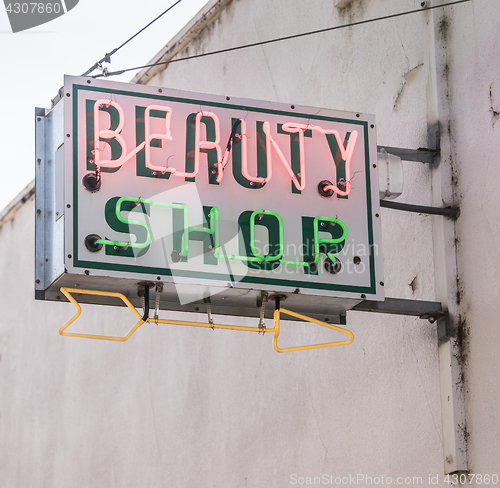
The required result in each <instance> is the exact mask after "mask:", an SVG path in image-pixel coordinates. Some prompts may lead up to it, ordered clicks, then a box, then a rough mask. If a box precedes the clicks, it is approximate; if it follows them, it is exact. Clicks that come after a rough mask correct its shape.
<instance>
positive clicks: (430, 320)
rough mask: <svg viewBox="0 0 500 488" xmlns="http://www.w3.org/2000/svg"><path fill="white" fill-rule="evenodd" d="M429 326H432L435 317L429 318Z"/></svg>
mask: <svg viewBox="0 0 500 488" xmlns="http://www.w3.org/2000/svg"><path fill="white" fill-rule="evenodd" d="M428 320H429V324H433V323H434V322H435V321H436V317H429V319H428Z"/></svg>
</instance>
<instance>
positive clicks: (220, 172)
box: [216, 119, 246, 183]
mask: <svg viewBox="0 0 500 488" xmlns="http://www.w3.org/2000/svg"><path fill="white" fill-rule="evenodd" d="M243 122H245V121H244V120H243V119H238V120H237V121H236V122H235V123H234V126H233V129H232V131H231V135H230V136H229V141H228V143H227V146H226V149H225V151H224V156H223V157H222V161H217V179H216V181H217V183H220V182H221V181H222V177H223V176H224V174H223V173H224V169H225V168H226V164H227V162H228V160H229V153H230V151H231V148H232V147H233V140H234V137H235V136H236V130H237V129H238V127H239V126H240V125H241V124H242V123H243ZM245 131H246V124H245ZM245 137H246V134H245ZM245 149H246V141H245Z"/></svg>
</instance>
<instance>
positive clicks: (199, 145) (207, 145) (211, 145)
mask: <svg viewBox="0 0 500 488" xmlns="http://www.w3.org/2000/svg"><path fill="white" fill-rule="evenodd" d="M202 117H210V118H211V119H212V120H213V121H214V125H215V141H213V142H212V141H200V131H201V118H202ZM219 141H220V125H219V118H218V117H217V115H215V114H214V113H213V112H198V113H197V114H196V119H195V136H194V171H193V172H192V173H185V172H181V171H177V172H176V173H175V176H184V177H186V178H194V177H195V176H196V175H197V174H198V173H199V171H200V149H215V150H216V151H217V161H220V160H221V153H222V151H221V148H220V146H219Z"/></svg>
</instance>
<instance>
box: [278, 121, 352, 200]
mask: <svg viewBox="0 0 500 488" xmlns="http://www.w3.org/2000/svg"><path fill="white" fill-rule="evenodd" d="M294 129H301V130H302V131H304V130H307V129H309V130H315V131H317V132H319V133H320V134H333V135H334V136H335V139H336V140H337V145H338V147H339V150H340V155H341V157H342V159H343V160H344V161H345V173H346V178H345V179H346V189H345V191H344V190H341V189H340V188H339V187H338V186H336V185H325V187H324V188H323V189H324V190H325V191H326V190H333V191H334V192H335V193H336V194H337V195H341V196H344V197H345V196H347V195H349V193H350V192H351V159H352V154H353V152H354V147H355V145H356V141H357V139H358V131H356V130H354V131H352V132H351V136H350V137H349V140H348V141H347V147H346V148H345V147H344V143H343V142H342V139H341V137H340V134H339V133H338V131H336V130H335V129H323V127H320V126H319V125H306V124H295V123H293V122H288V123H286V124H283V130H286V131H289V132H290V131H292V130H294ZM299 137H300V135H299ZM299 140H300V139H299ZM301 147H302V146H301ZM301 162H302V154H301ZM287 169H288V168H287ZM301 171H302V166H301ZM301 179H302V178H301Z"/></svg>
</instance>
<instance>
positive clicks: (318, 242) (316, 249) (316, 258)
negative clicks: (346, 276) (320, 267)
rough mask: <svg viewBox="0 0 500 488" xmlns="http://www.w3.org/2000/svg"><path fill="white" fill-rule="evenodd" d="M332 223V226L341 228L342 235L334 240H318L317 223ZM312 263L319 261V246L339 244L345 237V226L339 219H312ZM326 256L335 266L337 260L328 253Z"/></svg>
mask: <svg viewBox="0 0 500 488" xmlns="http://www.w3.org/2000/svg"><path fill="white" fill-rule="evenodd" d="M320 220H322V221H326V222H333V223H334V224H338V225H340V227H341V228H342V235H341V236H340V237H337V238H336V239H320V238H319V225H318V224H319V221H320ZM313 226H314V263H316V264H317V263H318V261H319V246H320V245H321V244H339V243H341V242H342V241H344V240H345V239H346V237H347V226H346V225H345V224H344V222H342V221H341V220H339V219H335V218H332V217H316V218H315V219H314V224H313ZM326 255H327V256H328V257H329V258H330V259H331V261H332V263H333V264H335V262H336V261H337V258H336V257H335V256H334V255H333V254H332V253H330V252H327V253H326Z"/></svg>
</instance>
